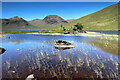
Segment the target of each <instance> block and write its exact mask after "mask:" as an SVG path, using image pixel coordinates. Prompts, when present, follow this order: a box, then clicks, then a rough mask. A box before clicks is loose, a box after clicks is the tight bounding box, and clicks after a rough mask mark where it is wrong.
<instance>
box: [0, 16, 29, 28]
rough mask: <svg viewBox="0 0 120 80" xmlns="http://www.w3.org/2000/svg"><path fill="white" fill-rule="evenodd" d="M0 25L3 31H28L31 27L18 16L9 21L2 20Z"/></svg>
mask: <svg viewBox="0 0 120 80" xmlns="http://www.w3.org/2000/svg"><path fill="white" fill-rule="evenodd" d="M0 25H2V30H16V29H26V28H30V26H31V25H30V24H29V23H28V22H27V21H26V20H24V19H23V18H20V17H18V16H15V17H12V18H9V19H0Z"/></svg>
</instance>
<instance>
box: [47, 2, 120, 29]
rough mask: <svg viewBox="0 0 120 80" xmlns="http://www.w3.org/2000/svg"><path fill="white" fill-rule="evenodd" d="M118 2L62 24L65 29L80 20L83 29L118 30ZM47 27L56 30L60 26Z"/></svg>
mask: <svg viewBox="0 0 120 80" xmlns="http://www.w3.org/2000/svg"><path fill="white" fill-rule="evenodd" d="M118 4H120V3H118ZM118 4H114V5H111V6H109V7H107V8H104V9H102V10H100V11H98V12H95V13H92V14H89V15H87V16H84V17H82V18H79V19H76V20H74V21H72V22H70V23H67V24H65V25H63V26H64V27H65V28H66V29H70V28H71V26H72V25H75V24H77V23H78V22H80V23H82V24H83V25H84V30H118ZM119 16H120V14H119ZM49 29H56V30H58V29H61V28H60V26H57V27H51V28H49Z"/></svg>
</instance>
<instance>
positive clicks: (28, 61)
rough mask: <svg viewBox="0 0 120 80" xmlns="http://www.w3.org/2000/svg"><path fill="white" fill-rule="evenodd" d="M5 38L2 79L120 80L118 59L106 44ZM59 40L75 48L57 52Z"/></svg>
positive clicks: (75, 38) (27, 36) (72, 38)
mask: <svg viewBox="0 0 120 80" xmlns="http://www.w3.org/2000/svg"><path fill="white" fill-rule="evenodd" d="M6 37H10V39H6ZM6 37H3V38H2V47H3V48H5V49H7V51H6V52H5V53H4V54H1V55H0V56H2V58H3V61H2V63H3V65H2V67H3V78H26V77H27V76H28V75H29V74H31V73H34V74H35V75H37V76H38V77H39V78H45V77H46V78H53V77H57V78H70V77H72V78H80V77H82V78H93V77H94V78H98V77H100V78H117V77H118V55H117V54H116V53H117V52H114V51H111V50H109V49H106V47H105V46H102V45H106V40H101V39H98V38H92V37H83V36H60V35H41V34H8V35H6ZM56 40H65V41H68V42H71V43H72V44H74V45H75V46H76V47H75V48H71V49H66V50H58V49H55V48H54V42H55V41H56ZM99 41H102V42H104V43H102V44H101V43H98V42H99ZM113 44H114V43H113ZM101 46H102V47H101ZM109 46H112V44H111V45H109ZM111 49H112V48H111ZM114 50H117V48H116V49H114ZM13 71H15V73H13Z"/></svg>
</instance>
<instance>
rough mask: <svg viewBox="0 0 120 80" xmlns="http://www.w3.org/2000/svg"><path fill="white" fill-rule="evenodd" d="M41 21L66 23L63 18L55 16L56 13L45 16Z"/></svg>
mask: <svg viewBox="0 0 120 80" xmlns="http://www.w3.org/2000/svg"><path fill="white" fill-rule="evenodd" d="M43 21H44V22H45V23H47V24H62V23H68V22H67V21H65V20H64V19H63V18H61V17H59V16H57V15H48V16H46V17H45V18H44V19H43Z"/></svg>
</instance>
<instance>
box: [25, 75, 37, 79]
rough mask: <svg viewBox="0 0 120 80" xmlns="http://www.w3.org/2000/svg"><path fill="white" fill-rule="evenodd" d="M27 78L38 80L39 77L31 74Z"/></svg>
mask: <svg viewBox="0 0 120 80" xmlns="http://www.w3.org/2000/svg"><path fill="white" fill-rule="evenodd" d="M25 80H38V77H37V76H36V75H34V74H30V75H29V76H28V77H27V78H26V79H25Z"/></svg>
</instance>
